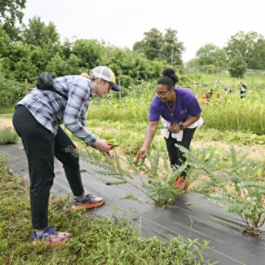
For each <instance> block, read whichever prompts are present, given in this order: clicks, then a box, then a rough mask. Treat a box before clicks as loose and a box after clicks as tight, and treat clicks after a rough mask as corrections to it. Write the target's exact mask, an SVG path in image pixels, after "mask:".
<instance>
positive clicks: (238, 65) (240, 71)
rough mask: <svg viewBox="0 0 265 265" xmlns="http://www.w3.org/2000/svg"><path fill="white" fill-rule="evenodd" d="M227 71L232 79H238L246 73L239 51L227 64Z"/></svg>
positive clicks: (245, 65) (245, 66)
mask: <svg viewBox="0 0 265 265" xmlns="http://www.w3.org/2000/svg"><path fill="white" fill-rule="evenodd" d="M228 71H229V73H230V75H231V76H232V77H240V78H242V77H243V75H244V74H245V73H246V71H247V64H246V63H245V61H244V58H243V56H242V54H241V52H240V51H238V52H237V55H236V56H235V57H234V58H233V59H232V61H231V62H230V64H229V67H228Z"/></svg>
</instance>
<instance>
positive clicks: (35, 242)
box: [33, 237, 69, 247]
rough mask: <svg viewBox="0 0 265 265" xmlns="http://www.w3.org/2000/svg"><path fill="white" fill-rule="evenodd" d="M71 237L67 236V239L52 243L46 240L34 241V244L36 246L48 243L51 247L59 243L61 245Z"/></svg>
mask: <svg viewBox="0 0 265 265" xmlns="http://www.w3.org/2000/svg"><path fill="white" fill-rule="evenodd" d="M68 239H69V237H67V238H66V239H64V240H62V241H59V242H56V243H51V242H46V241H35V240H34V241H33V245H34V246H35V247H36V246H37V245H48V246H51V247H55V246H57V245H61V244H63V243H64V242H66V241H67V240H68Z"/></svg>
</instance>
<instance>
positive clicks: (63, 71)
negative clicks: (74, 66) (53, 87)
mask: <svg viewBox="0 0 265 265" xmlns="http://www.w3.org/2000/svg"><path fill="white" fill-rule="evenodd" d="M46 70H47V71H48V72H50V73H53V74H54V75H55V76H64V75H67V65H66V62H65V60H64V59H63V58H62V57H61V56H60V55H59V54H58V53H57V54H56V55H55V56H54V57H53V58H52V59H51V60H50V62H49V63H48V65H47V69H46Z"/></svg>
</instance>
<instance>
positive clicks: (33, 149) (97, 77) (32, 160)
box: [13, 66, 121, 246]
mask: <svg viewBox="0 0 265 265" xmlns="http://www.w3.org/2000/svg"><path fill="white" fill-rule="evenodd" d="M47 76H48V75H47ZM47 76H46V80H47ZM115 83H116V82H115V75H114V73H113V72H112V71H111V70H110V69H109V68H108V67H106V66H99V67H96V68H95V69H93V70H92V71H91V72H90V75H87V74H82V76H77V75H71V76H64V77H57V78H54V79H52V78H51V86H52V87H53V88H54V89H55V91H51V90H41V89H38V88H35V89H33V90H32V91H31V92H30V93H29V94H27V95H26V96H25V97H24V98H23V99H22V100H21V101H19V102H18V104H17V106H16V110H15V113H14V116H13V125H14V128H15V130H16V132H17V133H18V135H19V136H20V137H21V139H22V143H23V146H24V149H25V152H26V155H27V159H28V166H29V177H30V202H31V218H32V226H33V229H34V231H33V232H32V233H33V236H34V241H33V243H34V245H35V246H36V245H37V244H43V245H50V246H56V245H59V244H62V243H64V242H65V241H67V240H68V238H69V237H70V236H71V235H70V234H69V233H66V232H57V231H55V230H54V229H53V228H51V227H49V226H48V203H49V196H50V190H51V187H52V185H53V180H54V177H55V175H54V157H56V158H57V159H58V160H59V161H60V162H61V163H62V164H63V167H64V170H65V175H66V178H67V180H68V182H69V185H70V188H71V190H72V192H73V195H74V201H73V206H72V207H73V209H75V210H82V209H89V208H93V207H98V206H100V205H102V204H103V203H104V199H103V198H102V197H94V196H93V195H92V194H86V193H85V190H84V187H83V184H82V179H81V175H80V166H79V158H78V157H75V156H73V155H72V154H71V153H67V152H65V148H67V147H69V146H70V147H72V148H76V147H75V145H74V143H73V142H72V140H71V139H70V138H69V137H68V135H67V134H66V133H65V132H64V131H63V129H62V128H61V127H60V124H62V123H64V124H65V127H66V128H67V129H68V130H69V131H70V132H71V133H73V134H74V135H75V136H76V137H78V138H79V139H81V140H83V141H84V142H85V143H86V144H87V145H90V146H93V147H95V148H96V149H98V150H99V151H100V152H102V153H104V154H107V155H109V156H113V154H112V152H111V151H110V146H109V145H108V143H107V142H106V141H105V140H100V139H98V138H97V137H96V136H95V135H93V134H92V133H91V132H90V131H88V130H87V128H86V117H87V110H88V108H89V103H90V101H91V98H92V93H94V94H96V95H98V96H99V97H103V96H104V95H105V94H108V93H110V89H113V90H116V91H121V89H120V88H119V87H118V86H117V85H116V84H115Z"/></svg>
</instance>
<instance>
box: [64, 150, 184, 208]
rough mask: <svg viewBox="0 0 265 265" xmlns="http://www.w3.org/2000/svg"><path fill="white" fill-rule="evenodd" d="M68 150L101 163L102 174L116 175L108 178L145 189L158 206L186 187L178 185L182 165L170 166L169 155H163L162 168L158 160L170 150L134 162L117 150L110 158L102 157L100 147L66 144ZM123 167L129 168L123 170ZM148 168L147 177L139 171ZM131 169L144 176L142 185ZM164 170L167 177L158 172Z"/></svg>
mask: <svg viewBox="0 0 265 265" xmlns="http://www.w3.org/2000/svg"><path fill="white" fill-rule="evenodd" d="M66 152H71V153H72V154H73V155H75V156H79V157H81V158H82V159H83V160H85V161H87V162H89V163H91V164H93V165H96V166H97V167H99V168H98V169H95V170H94V171H95V173H97V174H99V175H103V176H111V177H113V178H114V179H115V181H114V182H110V181H108V183H109V184H110V185H111V184H115V185H117V184H125V183H127V184H130V185H132V186H134V187H135V188H136V189H138V190H140V191H141V192H143V193H144V194H145V195H146V196H147V197H149V198H150V199H152V200H153V201H154V203H155V204H156V205H158V206H169V205H171V204H172V202H173V201H174V199H175V197H176V196H177V195H178V194H181V193H183V190H181V189H176V188H175V185H174V184H175V181H176V177H177V176H179V175H180V173H181V172H182V170H183V168H179V169H177V170H172V169H169V168H168V167H167V165H166V158H165V159H163V161H164V166H163V167H161V168H159V167H158V163H159V159H160V158H161V156H162V157H163V156H167V153H163V154H161V153H160V152H159V151H157V153H155V154H154V155H148V156H147V157H146V159H144V160H142V162H141V163H140V164H135V163H134V162H133V160H132V159H131V158H128V157H127V158H126V160H125V159H122V158H120V157H119V156H118V155H117V154H115V156H114V158H113V159H111V158H109V157H107V156H106V159H105V160H104V161H103V160H102V157H101V154H100V153H99V152H97V151H94V150H92V151H86V152H84V151H81V150H79V151H78V150H76V149H72V148H67V149H66ZM124 168H126V169H128V170H124ZM141 170H145V172H146V174H147V175H148V178H147V179H146V178H142V177H141V176H140V171H141ZM129 171H131V172H133V173H135V174H138V175H139V177H140V178H141V182H142V187H140V186H139V185H137V184H135V181H134V180H133V178H134V177H133V174H132V173H130V172H129ZM158 171H160V172H159V174H161V171H163V173H162V174H163V175H164V176H165V180H164V181H162V180H160V179H159V174H158Z"/></svg>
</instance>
